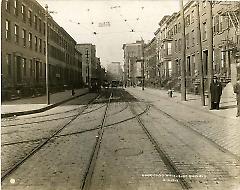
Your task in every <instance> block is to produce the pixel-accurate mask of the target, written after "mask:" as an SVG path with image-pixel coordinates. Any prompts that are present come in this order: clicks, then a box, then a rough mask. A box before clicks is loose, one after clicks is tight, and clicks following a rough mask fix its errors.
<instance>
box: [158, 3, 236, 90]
mask: <svg viewBox="0 0 240 190" xmlns="http://www.w3.org/2000/svg"><path fill="white" fill-rule="evenodd" d="M196 3H197V1H190V2H188V3H187V4H186V5H185V6H184V16H185V19H184V20H185V40H186V57H185V60H186V63H185V68H186V71H185V72H186V82H187V89H188V90H190V91H193V89H195V86H196V85H199V77H200V76H199V69H200V65H201V64H200V61H199V60H200V59H199V58H200V57H199V55H200V54H199V43H198V41H197V38H198V36H199V35H201V41H202V64H203V75H204V78H205V80H208V72H211V71H209V70H208V68H209V66H208V64H209V63H208V54H209V52H208V51H209V43H208V40H209V37H208V34H209V27H208V22H209V19H208V16H207V6H206V1H201V3H200V5H199V15H200V16H199V17H197V16H196V15H197V14H196V13H197V8H198V6H197V4H196ZM239 8H240V5H239V2H237V1H215V2H212V18H213V26H212V28H213V63H212V64H213V70H212V72H213V74H214V75H218V76H219V77H220V79H221V81H222V82H225V83H227V82H229V81H233V82H234V81H235V80H236V75H237V74H236V72H237V68H236V65H237V64H238V63H239V53H238V52H239V19H240V17H239V16H240V14H239V12H240V11H239V10H240V9H239ZM180 19H181V18H180V13H179V12H178V13H173V14H172V15H171V16H168V15H167V16H165V17H163V19H162V20H161V21H160V22H159V29H158V30H157V31H156V32H155V36H156V39H157V50H156V55H157V57H158V61H157V62H158V63H157V65H158V70H159V78H160V81H161V83H163V85H165V86H167V87H171V86H172V87H175V88H178V89H180V79H181V60H182V57H181V56H182V54H181V52H182V50H181V47H182V40H183V39H182V33H181V24H180ZM197 19H200V20H199V22H200V32H199V31H198V30H197V28H198V20H197ZM205 84H207V83H205Z"/></svg>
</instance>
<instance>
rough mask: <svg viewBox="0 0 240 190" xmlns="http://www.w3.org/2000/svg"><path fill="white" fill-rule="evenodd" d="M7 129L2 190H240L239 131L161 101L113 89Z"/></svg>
mask: <svg viewBox="0 0 240 190" xmlns="http://www.w3.org/2000/svg"><path fill="white" fill-rule="evenodd" d="M109 97H110V100H109ZM90 101H91V102H90ZM89 102H90V103H89ZM1 129H2V145H1V146H2V147H1V148H2V152H1V153H2V173H1V174H2V189H3V190H12V189H18V190H19V189H20V190H23V189H28V190H52V189H57V190H65V189H71V190H75V189H76V190H77V189H93V190H95V189H100V190H101V189H102V190H105V189H107V190H115V189H116V190H120V189H128V190H135V189H139V190H148V189H149V190H155V189H156V190H159V189H163V190H179V189H196V190H201V189H211V190H212V189H218V190H219V189H220V190H221V189H222V190H225V189H228V190H238V189H240V146H239V145H240V142H239V139H240V138H239V134H240V131H239V126H238V127H237V125H236V124H235V123H231V121H227V122H226V121H225V120H224V118H221V117H219V116H216V115H213V114H207V113H206V112H203V111H201V110H197V109H193V108H191V107H189V106H186V105H184V104H179V103H176V102H173V101H171V99H170V98H164V97H160V96H158V94H154V93H152V94H150V93H146V92H141V91H139V90H137V89H134V88H130V89H127V90H123V89H121V88H114V89H108V90H106V91H105V92H104V93H102V95H101V96H98V95H97V94H93V93H91V94H88V95H85V96H82V97H80V98H78V99H75V100H73V101H70V102H68V103H66V104H64V105H62V106H59V107H56V108H54V109H52V110H49V111H47V112H44V113H39V114H34V115H29V116H21V117H17V118H13V119H9V120H6V119H5V120H2V128H1Z"/></svg>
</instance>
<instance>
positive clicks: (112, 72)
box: [107, 62, 123, 81]
mask: <svg viewBox="0 0 240 190" xmlns="http://www.w3.org/2000/svg"><path fill="white" fill-rule="evenodd" d="M107 75H108V77H109V78H110V80H118V81H123V70H122V67H121V64H120V62H112V63H110V64H108V65H107Z"/></svg>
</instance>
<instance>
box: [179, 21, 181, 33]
mask: <svg viewBox="0 0 240 190" xmlns="http://www.w3.org/2000/svg"><path fill="white" fill-rule="evenodd" d="M180 30H181V23H180V22H179V23H178V31H179V32H180Z"/></svg>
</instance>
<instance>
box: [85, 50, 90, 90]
mask: <svg viewBox="0 0 240 190" xmlns="http://www.w3.org/2000/svg"><path fill="white" fill-rule="evenodd" d="M85 56H86V63H87V82H88V87H89V88H90V87H91V85H90V73H89V72H90V68H89V62H88V61H89V60H88V58H89V53H88V49H86V53H85Z"/></svg>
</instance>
